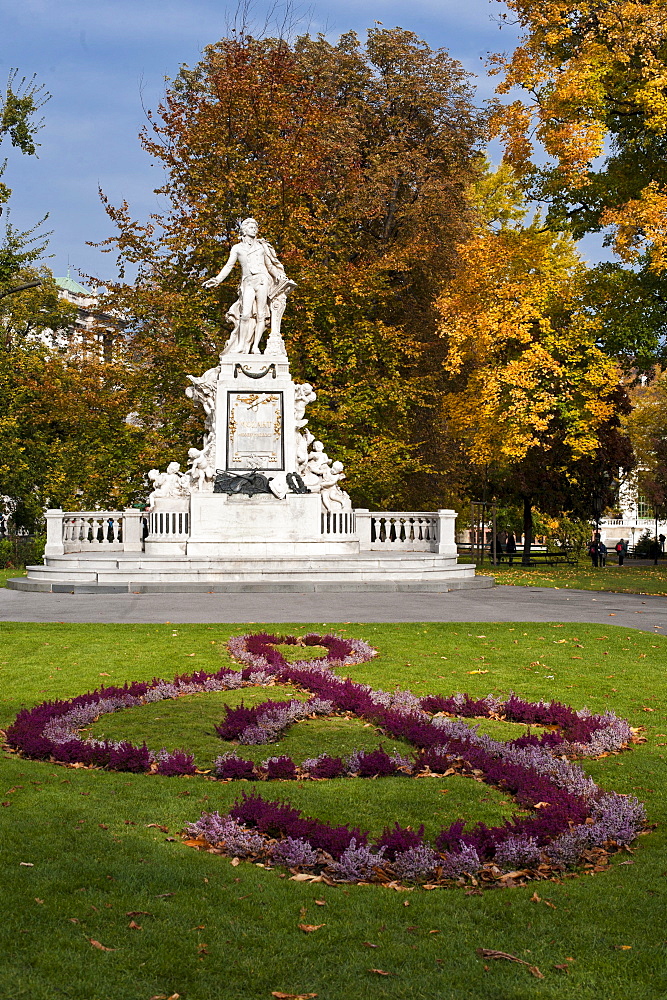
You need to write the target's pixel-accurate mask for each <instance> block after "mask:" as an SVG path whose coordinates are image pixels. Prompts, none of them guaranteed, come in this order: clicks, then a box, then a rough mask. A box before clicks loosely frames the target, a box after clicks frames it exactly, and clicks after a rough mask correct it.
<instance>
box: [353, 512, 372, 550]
mask: <svg viewBox="0 0 667 1000" xmlns="http://www.w3.org/2000/svg"><path fill="white" fill-rule="evenodd" d="M354 514H355V517H356V521H357V535H358V537H359V549H360V550H361V551H362V552H367V551H369V550H370V547H371V512H370V510H369V508H368V507H355V509H354Z"/></svg>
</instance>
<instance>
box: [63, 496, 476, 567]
mask: <svg viewBox="0 0 667 1000" xmlns="http://www.w3.org/2000/svg"><path fill="white" fill-rule="evenodd" d="M162 504H163V505H164V506H163V507H162V509H159V510H152V511H149V512H146V513H144V512H142V511H140V510H137V509H135V508H126V509H125V510H122V511H117V510H104V511H102V510H95V511H63V510H59V509H58V510H55V509H54V510H48V511H47V512H46V534H47V539H46V549H45V555H46V556H47V557H48V556H57V555H64V554H66V553H74V552H90V551H93V552H114V551H116V552H118V551H122V552H141V551H142V549H143V548H144V541H145V540H147V541H150V542H160V543H169V542H177V543H179V544H180V545H183V544H184V543H186V542H187V541H188V539H189V537H190V527H191V526H190V514H189V511H188V509H187V506H186V504H184V503H178V502H176V503H174V504H172V506H173V507H175V508H178V507H180V509H168V506H167V503H165V501H163V502H162ZM455 518H456V513H455V512H454V511H453V510H437V511H370V510H363V509H357V510H345V511H335V512H333V511H323V512H322V514H321V535H322V539H323V540H324V539H334V538H336V539H340V540H341V541H344V540H347V539H349V540H350V541H352V540H354V539H356V538H358V539H359V548H360V549H361V550H362V551H383V552H435V553H439V554H441V555H452V556H456V554H457V549H456V544H455V541H454V522H455ZM183 551H185V549H183Z"/></svg>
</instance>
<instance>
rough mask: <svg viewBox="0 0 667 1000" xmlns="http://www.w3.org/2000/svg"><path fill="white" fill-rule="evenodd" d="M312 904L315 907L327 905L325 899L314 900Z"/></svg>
mask: <svg viewBox="0 0 667 1000" xmlns="http://www.w3.org/2000/svg"><path fill="white" fill-rule="evenodd" d="M314 903H315V906H326V905H327V901H326V899H316V900H314Z"/></svg>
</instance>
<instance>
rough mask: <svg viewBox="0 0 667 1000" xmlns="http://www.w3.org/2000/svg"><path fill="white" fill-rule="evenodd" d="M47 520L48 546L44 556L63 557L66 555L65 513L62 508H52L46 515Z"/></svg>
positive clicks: (45, 548)
mask: <svg viewBox="0 0 667 1000" xmlns="http://www.w3.org/2000/svg"><path fill="white" fill-rule="evenodd" d="M44 517H45V518H46V546H45V547H44V555H45V557H48V556H62V555H64V554H65V546H64V545H63V512H62V508H60V507H57V508H51V509H50V510H47V511H46V512H45V514H44Z"/></svg>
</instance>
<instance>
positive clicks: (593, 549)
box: [588, 535, 600, 569]
mask: <svg viewBox="0 0 667 1000" xmlns="http://www.w3.org/2000/svg"><path fill="white" fill-rule="evenodd" d="M588 554H589V556H590V557H591V568H592V569H597V568H598V559H599V557H600V536H599V535H595V536H594V537H593V539H592V540H591V542H590V543H589V546H588Z"/></svg>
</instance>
